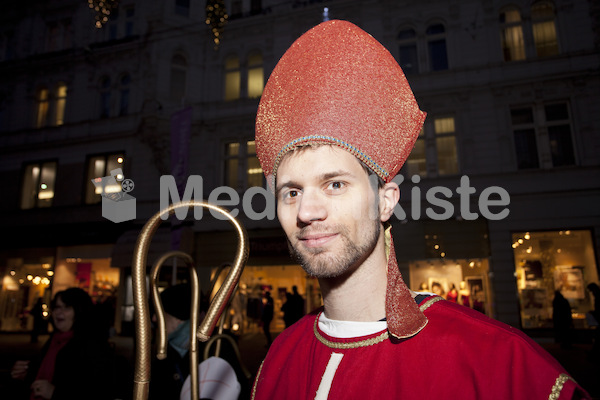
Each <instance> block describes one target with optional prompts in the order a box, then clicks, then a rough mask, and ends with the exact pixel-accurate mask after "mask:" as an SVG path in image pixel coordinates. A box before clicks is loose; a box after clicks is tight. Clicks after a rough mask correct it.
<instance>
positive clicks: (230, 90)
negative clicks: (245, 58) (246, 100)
mask: <svg viewBox="0 0 600 400" xmlns="http://www.w3.org/2000/svg"><path fill="white" fill-rule="evenodd" d="M241 78H242V74H241V71H240V59H239V58H238V57H237V56H229V57H227V58H226V59H225V101H228V100H236V99H239V98H240V87H241Z"/></svg>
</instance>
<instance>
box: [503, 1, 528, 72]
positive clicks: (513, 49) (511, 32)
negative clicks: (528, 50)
mask: <svg viewBox="0 0 600 400" xmlns="http://www.w3.org/2000/svg"><path fill="white" fill-rule="evenodd" d="M500 25H501V32H500V35H501V40H502V54H503V55H504V61H518V60H524V59H525V41H524V40H523V26H522V20H521V12H520V11H519V9H518V8H516V7H508V8H506V9H504V10H503V11H502V12H501V13H500Z"/></svg>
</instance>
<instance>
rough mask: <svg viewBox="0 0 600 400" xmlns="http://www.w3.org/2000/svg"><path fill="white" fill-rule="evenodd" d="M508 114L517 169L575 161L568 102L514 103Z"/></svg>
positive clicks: (571, 163) (570, 163) (559, 164)
mask: <svg viewBox="0 0 600 400" xmlns="http://www.w3.org/2000/svg"><path fill="white" fill-rule="evenodd" d="M510 115H511V122H512V129H513V135H514V143H515V153H516V159H517V168H518V169H528V168H540V167H541V168H555V167H562V166H569V165H574V164H575V150H574V145H573V137H572V134H571V131H572V129H571V118H570V111H569V105H568V103H565V102H560V103H549V104H541V105H540V104H536V105H534V106H527V107H515V108H512V109H511V110H510ZM540 160H543V162H542V161H540Z"/></svg>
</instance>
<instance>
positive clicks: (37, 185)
mask: <svg viewBox="0 0 600 400" xmlns="http://www.w3.org/2000/svg"><path fill="white" fill-rule="evenodd" d="M55 180H56V161H48V162H42V163H33V164H28V165H26V166H25V171H24V173H23V181H22V192H21V208H22V209H24V210H25V209H30V208H43V207H50V206H52V200H53V199H54V182H55Z"/></svg>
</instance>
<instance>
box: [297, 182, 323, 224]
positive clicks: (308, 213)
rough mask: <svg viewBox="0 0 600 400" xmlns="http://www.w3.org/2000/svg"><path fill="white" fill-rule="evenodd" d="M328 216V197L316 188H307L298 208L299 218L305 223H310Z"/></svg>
mask: <svg viewBox="0 0 600 400" xmlns="http://www.w3.org/2000/svg"><path fill="white" fill-rule="evenodd" d="M326 218H327V205H326V199H325V198H323V196H321V195H320V194H319V193H317V192H316V191H314V190H305V191H304V193H303V194H302V199H301V200H300V206H299V208H298V220H299V221H300V222H302V223H303V224H310V223H311V222H313V221H322V220H324V219H326Z"/></svg>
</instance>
